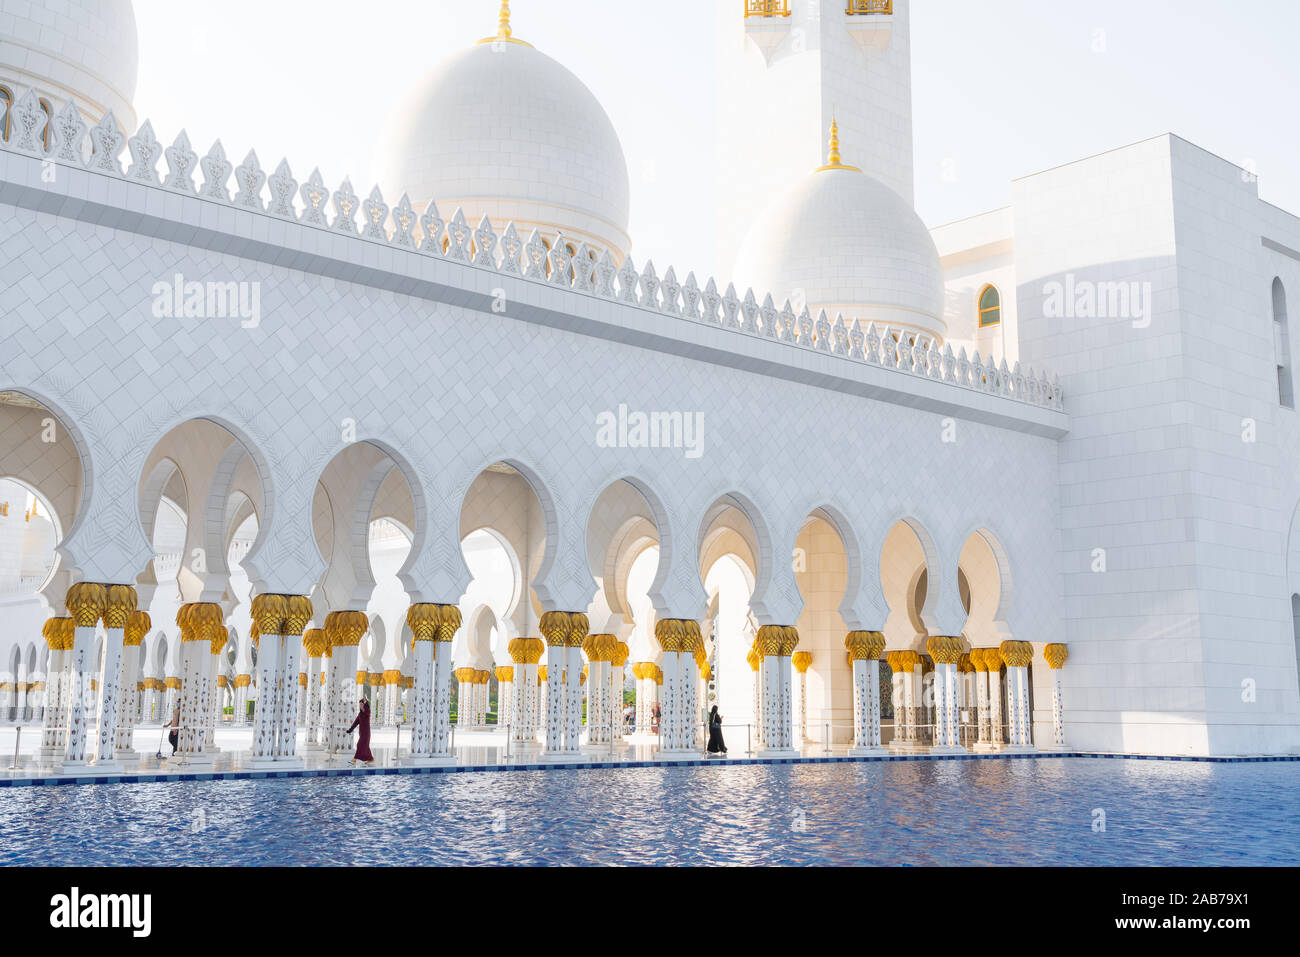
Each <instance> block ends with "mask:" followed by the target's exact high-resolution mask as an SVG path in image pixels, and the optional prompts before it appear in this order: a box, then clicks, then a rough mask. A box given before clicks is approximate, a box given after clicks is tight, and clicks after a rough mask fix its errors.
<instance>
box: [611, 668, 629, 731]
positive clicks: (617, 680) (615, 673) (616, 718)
mask: <svg viewBox="0 0 1300 957" xmlns="http://www.w3.org/2000/svg"><path fill="white" fill-rule="evenodd" d="M626 665H627V646H626V645H623V646H622V654H621V655H620V657H618V658H616V659H615V660H614V661H611V662H610V663H609V706H610V708H611V709H612V715H611V716H612V718H613V720H612V721H611V725H612V727H613V728H614V743H615V744H617V743H618V742H620V741H622V740H623V736H624V735H625V734H626V733H627V722H626V721H624V720H623V708H624V704H623V685H624V684H625V683H626V682H627V668H626Z"/></svg>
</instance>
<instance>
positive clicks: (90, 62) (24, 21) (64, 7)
mask: <svg viewBox="0 0 1300 957" xmlns="http://www.w3.org/2000/svg"><path fill="white" fill-rule="evenodd" d="M138 52H139V47H138V39H137V37H136V28H135V11H134V10H133V9H132V8H131V0H0V83H3V84H4V85H5V86H7V87H9V88H10V91H11V92H12V93H13V94H14V95H15V96H17V95H21V94H20V90H19V89H14V87H18V88H24V89H25V88H29V87H30V88H34V89H35V90H36V92H37V93H38V94H39V95H40V96H43V97H45V98H47V99H49V100H50V102H51V106H53V107H54V109H55V110H56V111H57V110H58V109H59V107H61V106H62V105H63V103H65V102H66V101H67V100H69V99H71V100H74V101H76V104H77V108H78V109H79V110H81V113H82V115H83V116H84V117H86V118H87V120H88V122H91V123H97V122H99V120H100V119H101V118H102V117H103V116H104V114H105V113H107V112H108V111H109V110H112V111H113V115H114V116H115V117H116V118H117V122H118V126H120V127H121V128H122V129H124V130H127V131H128V132H134V130H135V123H136V116H135V108H134V107H133V106H132V100H133V98H134V97H135V81H136V69H137V66H138Z"/></svg>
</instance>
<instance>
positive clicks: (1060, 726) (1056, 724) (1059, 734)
mask: <svg viewBox="0 0 1300 957" xmlns="http://www.w3.org/2000/svg"><path fill="white" fill-rule="evenodd" d="M1052 743H1053V744H1054V745H1055V746H1056V747H1058V748H1063V747H1065V707H1064V705H1063V704H1062V696H1061V669H1060V668H1053V669H1052Z"/></svg>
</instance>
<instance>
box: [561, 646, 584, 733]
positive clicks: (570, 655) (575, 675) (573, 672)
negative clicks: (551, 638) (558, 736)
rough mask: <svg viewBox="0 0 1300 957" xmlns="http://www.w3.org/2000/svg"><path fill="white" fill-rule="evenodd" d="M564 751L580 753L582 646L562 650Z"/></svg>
mask: <svg viewBox="0 0 1300 957" xmlns="http://www.w3.org/2000/svg"><path fill="white" fill-rule="evenodd" d="M564 666H565V671H564V707H565V712H564V750H565V751H566V752H568V753H569V754H575V753H579V752H580V751H581V748H580V742H581V738H582V646H581V645H580V644H570V645H569V646H568V647H566V648H565V649H564Z"/></svg>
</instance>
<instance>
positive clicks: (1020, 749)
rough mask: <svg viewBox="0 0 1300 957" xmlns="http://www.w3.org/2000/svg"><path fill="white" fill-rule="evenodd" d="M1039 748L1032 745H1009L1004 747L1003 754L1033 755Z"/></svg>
mask: <svg viewBox="0 0 1300 957" xmlns="http://www.w3.org/2000/svg"><path fill="white" fill-rule="evenodd" d="M1037 750H1038V748H1036V747H1034V746H1033V745H1032V744H1007V745H1003V747H1002V753H1003V754H1033V753H1034V752H1036V751H1037Z"/></svg>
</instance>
